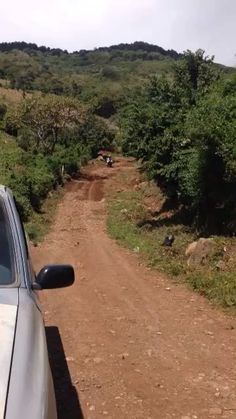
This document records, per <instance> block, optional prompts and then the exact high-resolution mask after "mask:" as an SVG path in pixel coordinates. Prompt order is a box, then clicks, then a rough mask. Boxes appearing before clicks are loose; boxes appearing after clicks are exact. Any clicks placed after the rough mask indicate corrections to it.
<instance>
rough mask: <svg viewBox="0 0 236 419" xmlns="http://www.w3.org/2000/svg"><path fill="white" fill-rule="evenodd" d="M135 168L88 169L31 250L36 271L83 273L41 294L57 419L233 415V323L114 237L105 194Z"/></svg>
mask: <svg viewBox="0 0 236 419" xmlns="http://www.w3.org/2000/svg"><path fill="white" fill-rule="evenodd" d="M135 170H136V169H135V165H134V163H132V162H129V161H128V160H125V159H120V162H118V163H115V165H114V168H112V169H109V168H107V167H105V166H101V165H100V166H98V165H90V166H88V168H87V169H85V171H84V175H83V177H82V178H81V179H79V180H77V181H73V182H72V183H70V185H69V186H68V188H67V190H66V193H65V196H64V198H63V200H62V202H61V203H60V204H59V206H58V209H57V215H56V219H55V222H54V224H53V225H52V228H51V230H50V232H49V234H48V235H47V237H46V238H45V240H44V242H43V243H42V244H41V245H40V246H39V247H37V248H35V249H34V250H33V259H34V264H35V267H36V268H37V269H39V268H41V267H42V265H45V264H47V263H71V264H72V265H73V266H74V267H75V271H76V282H75V284H74V285H73V286H72V287H70V288H66V289H60V290H55V291H52V290H51V291H44V292H43V293H42V294H41V296H42V303H43V308H44V312H45V323H46V333H47V337H48V344H49V355H50V361H51V365H52V370H53V375H54V382H55V386H56V395H57V401H58V414H59V418H60V419H76V418H82V417H84V418H86V419H93V418H96V419H100V418H103V417H106V418H110V419H141V418H142V419H143V418H145V419H167V418H178V419H208V418H209V419H214V418H219V417H220V418H224V419H230V418H232V419H233V418H234V419H235V418H236V352H235V348H236V331H235V327H236V321H235V318H233V317H230V316H228V315H226V314H224V313H222V312H221V311H220V310H218V309H216V308H214V307H212V306H211V305H210V304H209V302H207V301H206V300H205V299H204V298H202V297H201V296H199V295H196V294H194V293H193V292H191V291H189V290H188V289H186V288H185V287H184V286H182V285H176V284H174V283H173V282H171V281H169V280H168V279H166V278H165V277H163V275H160V274H158V273H157V272H151V271H150V270H148V269H146V268H145V267H143V266H142V265H141V264H140V261H139V258H138V256H137V255H134V254H131V253H130V252H129V251H127V250H124V249H122V248H120V247H119V246H118V245H117V244H116V243H115V242H114V241H113V240H111V239H110V238H109V237H108V236H107V233H106V227H105V221H106V203H105V199H106V191H107V190H108V187H109V190H110V188H115V189H117V188H118V187H121V185H119V184H118V181H117V176H116V175H117V173H120V172H121V171H123V172H124V173H126V172H127V173H128V171H129V173H132V174H133V175H134V176H135V173H136V172H135ZM137 176H138V174H136V177H137ZM124 187H125V185H124Z"/></svg>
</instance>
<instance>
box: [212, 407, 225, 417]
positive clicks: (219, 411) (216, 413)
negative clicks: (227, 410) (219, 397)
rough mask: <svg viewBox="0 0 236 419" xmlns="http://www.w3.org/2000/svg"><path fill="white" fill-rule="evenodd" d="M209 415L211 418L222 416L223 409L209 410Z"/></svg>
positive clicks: (213, 408) (214, 408)
mask: <svg viewBox="0 0 236 419" xmlns="http://www.w3.org/2000/svg"><path fill="white" fill-rule="evenodd" d="M209 414H210V415H211V416H217V415H221V414H222V409H221V408H220V407H212V408H211V409H210V410H209Z"/></svg>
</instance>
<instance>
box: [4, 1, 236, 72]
mask: <svg viewBox="0 0 236 419" xmlns="http://www.w3.org/2000/svg"><path fill="white" fill-rule="evenodd" d="M235 22H236V1H235V0H224V1H222V0H31V1H30V0H21V1H19V0H8V1H7V2H4V3H3V2H2V4H1V5H0V42H2V41H14V40H25V41H30V42H36V43H38V44H43V45H47V46H52V47H60V48H65V49H68V50H70V51H71V50H78V49H81V48H94V47H98V46H104V45H111V44H115V43H119V42H132V41H135V40H143V41H147V42H152V43H155V44H158V45H160V46H163V47H164V48H174V49H177V50H178V51H183V50H186V49H187V48H190V49H193V50H194V49H197V48H199V47H201V48H203V49H205V50H206V52H207V53H208V54H214V55H216V59H217V61H220V62H224V63H227V64H233V62H234V60H235V58H234V54H235V53H236V46H235V35H236V25H235Z"/></svg>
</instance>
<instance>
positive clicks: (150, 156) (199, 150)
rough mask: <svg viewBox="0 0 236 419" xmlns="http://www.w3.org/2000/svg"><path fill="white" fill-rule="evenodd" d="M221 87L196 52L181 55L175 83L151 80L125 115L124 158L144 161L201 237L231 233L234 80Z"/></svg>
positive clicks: (210, 63)
mask: <svg viewBox="0 0 236 419" xmlns="http://www.w3.org/2000/svg"><path fill="white" fill-rule="evenodd" d="M218 79H219V72H218V71H217V70H216V69H215V67H214V66H213V61H212V59H209V58H208V57H204V52H203V51H201V50H199V51H197V52H196V53H195V54H194V53H192V52H190V51H188V52H187V53H185V54H184V57H183V59H182V61H181V62H180V63H179V64H177V65H176V67H175V78H174V80H173V81H170V80H167V79H163V78H157V77H154V78H151V80H150V82H149V84H148V85H147V86H146V88H145V89H144V92H143V93H142V92H141V94H140V95H139V96H138V97H137V98H136V99H135V100H134V101H133V102H131V103H130V104H129V105H128V106H127V108H126V109H125V111H124V113H123V115H122V119H121V122H122V137H123V150H124V152H125V153H126V154H129V155H133V156H135V157H136V158H140V159H142V161H143V169H144V170H146V171H147V174H148V176H149V178H153V179H155V180H156V181H157V182H158V183H159V185H160V186H161V187H162V189H163V190H164V191H165V193H166V194H167V196H168V197H169V198H171V199H172V200H173V201H174V202H175V203H176V202H178V203H179V205H184V206H185V207H186V208H187V209H188V210H189V211H190V213H191V214H192V215H193V217H194V220H195V222H196V225H197V226H198V228H199V229H204V230H207V231H208V232H209V231H216V232H220V231H228V232H230V228H231V231H232V232H233V231H235V230H232V225H233V224H232V222H233V218H234V217H235V204H234V203H235V199H236V194H235V190H236V169H235V168H236V164H235V162H236V123H235V121H236V113H235V109H236V100H235V86H236V79H235V78H233V77H232V78H231V79H230V80H226V81H224V80H221V81H218ZM229 225H231V227H230V228H228V226H229ZM235 228H236V226H234V229H235Z"/></svg>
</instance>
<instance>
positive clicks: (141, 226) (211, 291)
mask: <svg viewBox="0 0 236 419" xmlns="http://www.w3.org/2000/svg"><path fill="white" fill-rule="evenodd" d="M119 176H120V179H119V186H118V190H116V191H113V193H111V194H109V202H108V219H107V228H108V232H109V234H110V236H111V237H112V238H114V239H116V240H117V241H118V243H120V244H121V245H122V246H125V247H127V248H128V249H130V250H131V251H132V252H134V253H135V254H137V255H138V257H139V258H140V261H143V263H144V264H146V265H147V266H148V267H150V268H154V269H158V271H161V272H163V273H165V274H167V275H169V276H170V277H171V278H172V280H173V281H174V282H176V283H186V284H188V285H189V286H190V287H191V288H192V289H194V290H195V291H197V292H199V293H200V294H201V295H204V296H206V297H207V298H208V299H210V300H211V301H213V302H214V303H216V304H219V305H221V306H223V307H224V308H228V309H229V308H230V309H233V310H235V308H236V257H235V253H236V244H235V239H234V238H229V237H224V236H219V235H212V236H211V240H212V243H213V244H214V246H213V251H212V252H211V254H210V255H209V256H208V257H207V258H206V259H205V260H204V261H203V263H199V262H197V263H194V264H193V265H191V264H190V265H188V257H187V256H186V254H185V253H186V249H187V248H188V246H189V245H190V243H192V242H194V241H195V240H198V239H199V235H198V234H197V232H196V230H194V229H193V228H192V226H191V225H190V224H189V223H185V224H183V221H182V220H181V219H180V218H179V217H178V214H176V212H175V211H174V210H170V209H169V208H164V209H163V206H164V203H165V202H166V201H165V197H164V196H163V194H162V192H161V190H160V189H159V188H158V187H157V186H156V185H155V183H154V182H153V181H151V182H150V181H141V180H140V179H136V178H137V173H136V177H135V175H133V176H132V175H131V174H130V171H128V172H127V173H126V174H124V173H121V174H120V175H119ZM135 182H137V183H136V185H135V187H134V183H135ZM124 184H125V185H126V186H125V188H122V185H124ZM122 189H124V190H122ZM170 234H172V235H174V237H175V241H174V243H173V245H172V246H171V247H166V246H164V245H163V242H164V239H165V237H166V236H168V235H170Z"/></svg>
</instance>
